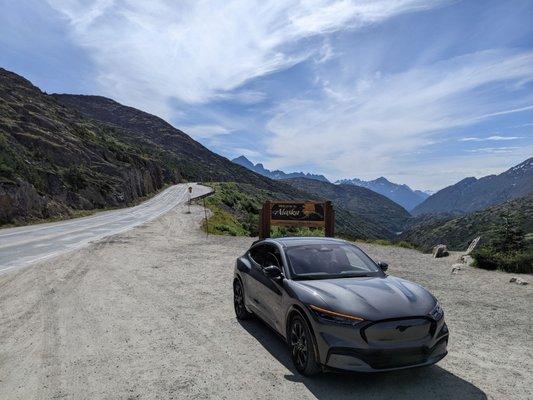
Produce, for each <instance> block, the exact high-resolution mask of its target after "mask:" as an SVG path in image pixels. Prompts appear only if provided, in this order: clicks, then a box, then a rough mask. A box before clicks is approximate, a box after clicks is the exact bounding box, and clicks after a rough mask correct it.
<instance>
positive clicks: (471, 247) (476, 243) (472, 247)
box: [465, 236, 481, 255]
mask: <svg viewBox="0 0 533 400" xmlns="http://www.w3.org/2000/svg"><path fill="white" fill-rule="evenodd" d="M480 240H481V236H478V237H477V238H475V239H474V240H472V242H470V245H469V246H468V249H466V253H465V254H466V255H468V254H470V253H472V252H473V251H474V249H475V248H476V247H477V245H478V244H479V241H480Z"/></svg>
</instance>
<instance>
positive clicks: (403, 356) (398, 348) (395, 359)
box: [312, 318, 449, 372]
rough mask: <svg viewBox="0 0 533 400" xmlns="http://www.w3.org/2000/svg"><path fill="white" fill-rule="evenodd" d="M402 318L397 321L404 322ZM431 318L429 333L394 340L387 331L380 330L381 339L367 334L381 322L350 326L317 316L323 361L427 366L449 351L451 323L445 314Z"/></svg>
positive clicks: (338, 365) (370, 367) (360, 366)
mask: <svg viewBox="0 0 533 400" xmlns="http://www.w3.org/2000/svg"><path fill="white" fill-rule="evenodd" d="M410 320H411V321H412V320H413V319H410ZM402 321H404V320H402V319H398V320H394V321H393V322H394V324H396V323H398V324H401V323H402ZM430 322H431V327H430V328H429V332H428V333H427V335H424V336H423V337H419V338H416V339H413V340H411V339H410V338H409V340H400V339H398V338H394V340H392V339H391V338H390V337H389V336H387V332H384V331H380V332H379V333H377V334H379V335H381V337H380V339H381V340H372V338H370V337H368V335H367V333H368V332H369V331H370V330H369V329H367V328H369V326H371V325H372V324H374V325H376V324H377V323H369V324H362V325H360V326H355V327H346V326H338V325H337V326H334V325H330V324H323V323H320V322H318V321H317V320H316V319H314V320H313V322H312V325H313V329H314V331H315V337H316V345H317V350H318V353H319V358H320V362H321V364H322V365H323V366H324V367H325V368H327V369H333V370H344V371H358V372H377V371H389V370H396V369H404V368H413V367H420V366H426V365H431V364H435V363H437V362H438V361H440V360H441V359H443V358H444V357H445V356H446V354H447V346H448V338H449V332H448V327H447V326H446V323H445V322H444V318H442V319H441V320H440V321H434V320H431V321H430ZM394 334H396V335H397V332H394ZM396 339H398V340H396Z"/></svg>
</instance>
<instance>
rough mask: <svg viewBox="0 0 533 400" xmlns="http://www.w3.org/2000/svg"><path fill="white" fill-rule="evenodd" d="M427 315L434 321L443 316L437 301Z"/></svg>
mask: <svg viewBox="0 0 533 400" xmlns="http://www.w3.org/2000/svg"><path fill="white" fill-rule="evenodd" d="M429 315H430V316H431V317H432V318H433V319H434V320H436V321H439V320H440V319H442V317H444V311H443V310H442V307H441V306H440V304H439V302H438V301H437V304H435V307H433V309H432V310H431V311H430V312H429Z"/></svg>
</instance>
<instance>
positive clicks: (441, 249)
mask: <svg viewBox="0 0 533 400" xmlns="http://www.w3.org/2000/svg"><path fill="white" fill-rule="evenodd" d="M448 255H449V253H448V249H447V248H446V245H444V244H438V245H436V246H435V247H433V258H441V257H446V256H448Z"/></svg>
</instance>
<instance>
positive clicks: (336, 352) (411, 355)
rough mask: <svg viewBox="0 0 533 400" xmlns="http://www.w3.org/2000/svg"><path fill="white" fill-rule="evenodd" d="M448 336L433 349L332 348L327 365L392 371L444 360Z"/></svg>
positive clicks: (368, 370) (366, 370)
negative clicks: (363, 349)
mask: <svg viewBox="0 0 533 400" xmlns="http://www.w3.org/2000/svg"><path fill="white" fill-rule="evenodd" d="M446 347H447V338H446V339H443V340H442V341H441V342H439V343H437V344H436V345H435V346H434V347H433V348H432V349H425V348H416V347H415V348H407V349H397V350H391V349H387V350H367V351H361V350H358V349H346V348H332V349H330V352H329V355H328V358H327V361H326V365H325V366H326V367H327V368H331V369H336V370H344V371H357V372H378V371H392V370H397V369H405V368H414V367H423V366H427V365H432V364H435V363H437V362H439V361H440V360H442V359H443V358H444V357H445V356H446V354H448V351H447V349H446Z"/></svg>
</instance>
